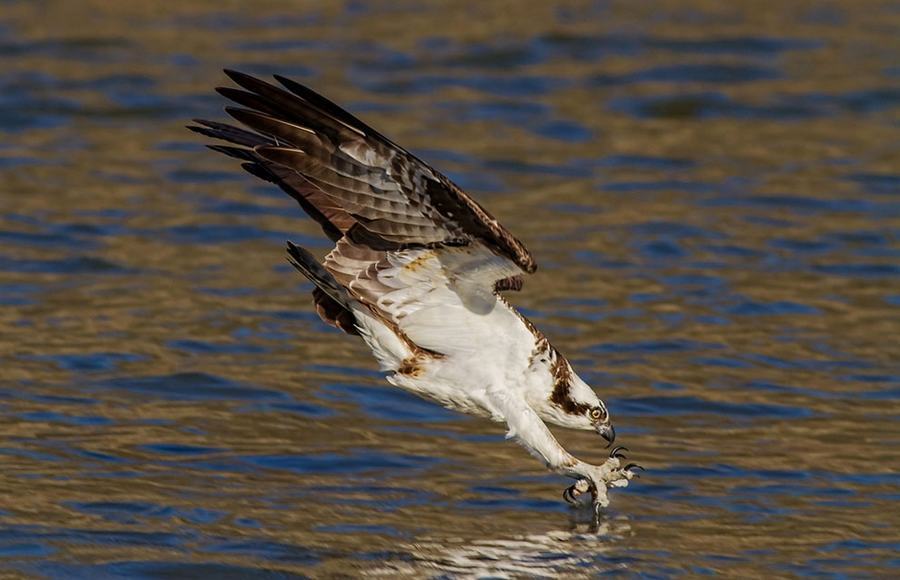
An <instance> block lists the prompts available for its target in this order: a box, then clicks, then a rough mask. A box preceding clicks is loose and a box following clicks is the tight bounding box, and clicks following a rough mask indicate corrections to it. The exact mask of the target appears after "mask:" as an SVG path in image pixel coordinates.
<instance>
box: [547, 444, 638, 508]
mask: <svg viewBox="0 0 900 580" xmlns="http://www.w3.org/2000/svg"><path fill="white" fill-rule="evenodd" d="M623 451H628V449H627V448H625V447H616V448H614V449H613V450H612V451H610V452H609V459H607V460H606V461H605V462H603V464H602V465H587V464H585V465H586V467H588V468H589V470H588V473H587V474H586V476H585V477H582V478H580V479H579V480H578V481H576V482H575V483H574V484H572V485H571V486H569V487H568V488H567V489H566V490H565V491H564V492H563V499H565V500H566V501H567V502H568V503H569V504H572V505H575V504H577V503H578V502H579V498H580V497H581V496H583V495H584V494H586V493H588V492H590V494H591V505H592V506H593V508H594V511H595V512H598V511H599V510H600V509H601V508H605V507H606V506H608V505H609V494H608V492H607V490H608V488H610V487H626V486H627V485H628V482H629V481H630V480H631V479H632V478H633V477H640V475H638V474H637V473H635V471H636V470H641V471H643V470H644V468H643V467H641V466H640V465H637V464H635V463H629V464H628V465H625V466H624V467H623V466H622V464H621V460H622V459H627V457H626V456H625V454H624V453H622V452H623Z"/></svg>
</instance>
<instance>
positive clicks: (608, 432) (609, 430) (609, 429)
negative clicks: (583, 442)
mask: <svg viewBox="0 0 900 580" xmlns="http://www.w3.org/2000/svg"><path fill="white" fill-rule="evenodd" d="M597 433H599V434H600V436H601V437H603V438H604V439H606V441H607V443H606V447H607V449H608V448H609V446H610V445H612V444H613V441H615V440H616V428H615V427H613V426H612V423H610V424H608V425H598V426H597Z"/></svg>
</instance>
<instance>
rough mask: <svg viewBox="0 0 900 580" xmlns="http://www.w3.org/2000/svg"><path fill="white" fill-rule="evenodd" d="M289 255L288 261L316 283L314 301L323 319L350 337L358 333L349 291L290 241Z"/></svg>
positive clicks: (306, 252) (288, 244)
mask: <svg viewBox="0 0 900 580" xmlns="http://www.w3.org/2000/svg"><path fill="white" fill-rule="evenodd" d="M287 252H288V262H290V263H291V265H292V266H293V267H294V268H297V270H299V271H300V273H301V274H303V275H304V276H306V277H307V278H308V279H309V281H310V282H312V283H313V284H315V286H316V289H315V290H314V291H313V299H314V300H315V303H316V312H317V313H318V314H319V316H320V317H321V318H322V320H324V321H325V322H327V323H328V324H331V325H332V326H335V327H337V328H340V329H341V330H343V331H344V332H346V333H348V334H359V332H358V330H357V328H356V316H355V315H354V314H353V306H352V298H350V296H349V295H348V294H347V290H345V289H344V288H343V287H342V286H341V285H340V284H338V281H337V280H335V279H334V276H332V275H331V272H329V271H328V270H326V269H325V267H324V266H322V264H320V263H319V261H318V260H316V258H315V256H313V255H312V254H310V253H309V251H307V250H306V249H304V248H301V247H300V246H298V245H296V244H294V243H293V242H288V243H287Z"/></svg>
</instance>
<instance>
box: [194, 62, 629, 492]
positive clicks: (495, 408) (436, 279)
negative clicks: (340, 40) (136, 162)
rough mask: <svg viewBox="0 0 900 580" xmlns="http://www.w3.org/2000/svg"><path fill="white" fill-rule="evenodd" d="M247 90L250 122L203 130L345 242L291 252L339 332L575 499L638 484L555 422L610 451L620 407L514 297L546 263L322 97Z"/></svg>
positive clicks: (200, 125) (255, 87) (286, 89)
mask: <svg viewBox="0 0 900 580" xmlns="http://www.w3.org/2000/svg"><path fill="white" fill-rule="evenodd" d="M225 73H226V74H227V75H228V76H229V77H230V78H231V79H232V80H233V81H234V82H235V83H237V84H238V85H239V86H240V87H241V88H240V89H238V88H229V87H220V88H218V89H216V90H217V91H218V92H219V93H220V94H222V95H223V96H225V97H227V98H228V99H230V100H232V101H234V102H235V103H237V104H239V105H241V106H240V107H226V109H225V110H226V112H227V113H228V114H229V115H231V117H233V118H234V119H236V120H237V121H238V122H239V123H240V124H241V125H243V126H244V127H246V128H240V127H237V126H233V125H228V124H225V123H218V122H213V121H206V120H196V121H195V122H196V123H197V125H196V126H190V127H189V128H190V129H192V130H193V131H196V132H198V133H201V134H203V135H205V136H208V137H212V138H215V139H219V140H222V141H225V142H227V143H228V144H227V145H209V147H210V148H211V149H213V150H215V151H219V152H221V153H224V154H225V155H228V156H230V157H235V158H237V159H240V160H241V161H243V168H244V169H246V170H247V171H249V172H250V173H252V174H253V175H255V176H257V177H259V178H261V179H264V180H266V181H269V182H272V183H274V184H276V185H278V186H279V187H280V188H281V189H282V190H284V192H285V193H287V194H288V195H290V196H291V197H292V198H294V199H295V200H296V201H297V202H298V203H299V204H300V207H302V208H303V210H305V211H306V213H307V214H309V216H310V217H311V218H312V219H313V220H315V221H316V222H317V223H318V224H319V225H320V226H321V227H322V230H323V231H324V233H325V235H326V236H328V237H329V238H330V239H331V240H332V241H333V242H334V244H335V247H334V249H333V250H332V251H331V252H330V253H329V254H328V255H327V256H325V258H324V261H323V262H319V260H317V259H316V258H315V257H314V256H313V255H312V254H310V253H309V252H308V251H307V250H305V249H303V248H301V247H299V246H297V245H294V244H293V243H291V242H288V243H287V251H288V256H289V260H290V262H291V263H292V264H293V265H294V267H296V268H297V270H299V271H300V272H301V273H303V275H305V276H306V277H307V278H308V279H309V280H310V281H311V282H312V283H313V284H314V286H315V289H314V290H313V293H312V295H313V301H314V303H315V308H316V311H317V313H318V314H319V316H320V317H321V318H322V320H324V321H325V322H327V323H329V324H331V325H333V326H335V327H337V328H339V329H341V330H343V331H344V332H346V333H348V334H352V335H358V336H359V337H361V338H362V340H363V341H364V342H365V343H366V344H367V345H368V346H369V348H370V349H371V350H372V353H373V354H374V355H375V358H376V359H377V361H378V364H379V366H380V368H381V370H382V371H385V372H387V373H388V375H387V380H388V381H389V382H390V383H391V384H393V385H395V386H397V387H400V388H403V389H406V390H408V391H410V392H412V393H415V394H416V395H419V396H422V397H425V398H427V399H430V400H432V401H434V402H436V403H438V404H440V405H443V406H445V407H448V408H450V409H454V410H456V411H460V412H463V413H468V414H472V415H478V416H481V417H485V418H488V419H491V420H493V421H497V422H502V423H505V424H506V425H507V427H508V429H509V431H508V437H510V438H514V439H515V440H516V441H518V442H519V443H520V444H521V445H522V446H524V447H525V449H527V450H528V451H529V452H530V453H531V454H532V455H534V456H535V457H536V458H538V459H540V460H541V461H543V463H544V464H545V465H546V466H547V467H548V468H549V469H550V470H552V471H554V472H556V473H560V474H563V475H566V476H569V477H572V478H574V479H576V480H577V481H576V482H575V483H574V484H573V485H572V486H571V487H569V488H567V489H566V490H565V492H564V493H563V497H564V498H565V500H566V501H568V502H570V503H576V502H577V501H579V500H578V498H579V496H581V495H583V494H585V493H587V492H590V496H591V500H592V504H593V507H594V509H595V510H597V509H599V508H600V507H603V506H606V505H608V503H609V500H608V496H607V488H609V487H624V486H625V485H627V484H628V481H629V480H630V479H631V478H632V477H635V476H636V475H635V473H634V470H635V469H640V466H637V465H634V464H628V465H624V466H623V465H622V464H621V463H620V459H624V457H625V456H624V455H622V453H621V452H622V451H623V450H624V448H622V447H616V448H615V449H613V450H612V452H611V453H610V454H609V458H608V459H606V460H605V461H604V462H603V463H602V464H600V465H592V464H589V463H586V462H584V461H581V460H580V459H578V458H576V457H575V456H573V455H572V454H571V453H569V452H568V451H566V450H565V449H564V448H563V447H562V446H561V445H560V444H559V443H558V442H557V441H556V439H555V438H554V437H553V434H552V433H551V432H550V430H549V429H548V428H547V425H546V423H551V424H554V425H559V426H562V427H568V428H571V429H584V430H591V431H595V432H596V433H598V434H599V435H600V436H602V437H603V438H604V439H606V440H607V441H608V442H609V443H608V445H607V447H608V446H609V445H611V444H612V442H613V441H614V440H615V436H616V432H615V429H614V428H613V425H612V423H611V421H610V415H609V412H608V410H607V408H606V405H605V404H604V403H603V401H601V400H600V399H599V398H598V397H597V395H596V393H594V391H593V389H591V388H590V387H589V386H588V385H587V384H586V383H585V382H584V381H583V380H581V379H580V378H579V377H578V375H577V374H575V372H574V371H573V370H572V367H571V366H570V365H569V362H568V361H567V360H566V358H565V357H564V356H563V355H562V354H560V353H559V351H557V350H556V349H555V348H554V347H553V346H552V345H551V344H550V342H549V341H548V340H547V338H546V337H545V336H544V335H543V334H542V333H541V332H540V331H539V330H538V329H537V328H535V326H534V325H533V324H532V323H531V322H530V321H529V320H528V319H527V318H525V317H524V316H523V315H522V314H521V313H520V312H518V311H517V310H516V309H515V308H513V307H512V306H511V305H510V304H509V302H507V300H506V299H505V298H504V297H503V295H501V293H500V292H501V291H505V290H519V289H520V288H521V287H522V283H523V277H524V275H525V274H531V273H533V272H534V271H535V270H536V268H537V265H536V264H535V261H534V258H533V257H532V255H531V253H530V252H529V251H528V250H527V249H526V248H525V246H524V245H523V244H522V242H520V241H519V240H517V239H516V238H515V237H514V236H513V235H512V234H510V233H509V231H507V230H506V228H504V227H503V226H502V225H500V223H499V222H498V221H497V220H496V219H494V217H493V216H491V214H490V213H488V212H487V210H485V209H484V208H483V207H481V205H479V204H478V203H477V202H476V201H475V200H474V199H472V198H471V197H469V196H468V195H467V194H466V193H465V192H464V191H462V190H461V189H460V188H459V187H457V186H456V185H454V184H453V182H451V181H450V180H449V179H448V178H447V177H445V176H444V175H442V174H441V173H439V172H438V171H436V170H435V169H433V168H432V167H430V166H429V165H428V164H427V163H425V162H423V161H422V160H420V159H419V158H417V157H416V156H415V155H413V154H411V153H410V152H408V151H406V150H405V149H403V148H402V147H400V146H399V145H397V144H396V143H394V142H393V141H391V140H390V139H388V138H387V137H385V136H384V135H382V134H381V133H379V132H378V131H375V130H374V129H372V128H371V127H369V126H368V125H366V124H365V123H363V122H362V121H360V120H359V119H357V118H356V117H355V116H353V115H351V114H350V113H348V112H347V111H345V110H344V109H342V108H341V107H339V106H337V105H336V104H334V103H333V102H331V101H329V100H328V99H326V98H325V97H323V96H321V95H319V94H317V93H316V92H314V91H312V90H311V89H309V88H307V87H305V86H303V85H301V84H299V83H297V82H295V81H292V80H290V79H287V78H284V77H281V76H278V75H276V76H275V79H276V80H277V81H278V83H279V84H280V85H281V86H276V85H274V84H271V83H268V82H265V81H262V80H259V79H256V78H254V77H251V76H249V75H246V74H243V73H240V72H236V71H229V70H226V71H225Z"/></svg>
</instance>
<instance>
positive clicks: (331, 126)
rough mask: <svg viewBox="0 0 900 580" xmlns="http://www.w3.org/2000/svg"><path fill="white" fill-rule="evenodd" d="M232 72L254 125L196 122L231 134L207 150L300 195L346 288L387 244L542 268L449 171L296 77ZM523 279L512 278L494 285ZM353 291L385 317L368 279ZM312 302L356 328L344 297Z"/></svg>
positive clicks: (245, 120) (228, 92)
mask: <svg viewBox="0 0 900 580" xmlns="http://www.w3.org/2000/svg"><path fill="white" fill-rule="evenodd" d="M225 72H226V74H227V75H228V76H229V77H230V78H231V79H232V80H233V81H234V82H235V83H237V84H238V85H239V86H240V87H241V88H240V89H237V88H231V87H223V88H219V89H217V90H218V92H219V93H220V94H222V95H223V96H225V97H227V98H229V99H230V100H232V101H234V102H235V103H237V104H239V105H241V107H227V108H226V111H227V112H228V114H229V115H231V116H232V117H233V118H234V119H236V120H237V121H238V122H239V123H241V124H242V125H244V126H245V127H247V128H248V129H250V130H247V129H243V128H240V127H236V126H232V125H228V124H225V123H218V122H213V121H205V120H197V121H196V123H197V125H195V126H191V127H189V128H190V129H192V130H194V131H196V132H198V133H201V134H203V135H205V136H208V137H213V138H215V139H220V140H223V141H227V142H228V143H230V145H210V146H209V147H210V148H211V149H213V150H215V151H219V152H220V153H224V154H225V155H228V156H230V157H234V158H237V159H240V160H242V161H243V162H244V163H243V167H244V169H246V170H247V171H249V172H250V173H252V174H253V175H256V176H258V177H260V178H262V179H265V180H266V181H270V182H272V183H275V184H277V185H278V186H279V187H281V189H282V190H284V191H285V192H286V193H287V194H288V195H290V196H291V197H293V198H294V199H295V200H297V202H298V203H299V204H300V206H301V207H302V208H303V209H304V211H306V213H307V214H309V216H310V217H311V218H312V219H313V220H315V221H316V222H317V223H318V224H319V225H320V226H321V227H322V229H323V231H324V232H325V234H326V235H327V236H328V237H329V239H331V240H332V241H334V242H335V243H336V247H335V249H334V251H332V252H331V253H330V254H329V255H328V257H327V258H326V260H325V264H324V266H325V269H326V270H327V271H328V273H329V274H331V276H334V277H335V279H336V281H337V282H338V283H339V284H340V285H343V286H345V287H349V286H350V282H351V280H357V281H359V280H362V281H364V280H365V279H366V278H367V277H366V270H368V269H370V268H376V269H377V268H378V267H379V266H378V264H380V263H381V262H382V261H383V260H384V259H385V252H386V251H389V250H397V249H403V248H417V247H431V248H440V247H441V246H465V245H469V244H481V245H483V246H484V247H486V248H488V249H489V250H490V251H491V252H493V253H495V254H497V255H498V256H502V257H504V258H507V259H509V260H510V261H512V262H513V263H514V264H516V265H517V266H518V267H519V268H520V269H521V271H522V272H529V273H530V272H533V271H534V270H535V269H536V265H535V262H534V259H533V257H532V256H531V254H530V253H529V252H528V250H527V249H526V248H525V246H524V245H523V244H522V243H521V242H519V241H518V240H517V239H516V238H515V237H514V236H513V235H512V234H510V233H509V232H508V231H507V230H506V229H505V228H504V227H503V226H502V225H500V223H499V222H498V221H497V220H496V219H495V218H494V217H493V216H491V215H490V214H489V213H488V212H487V211H486V210H485V209H484V208H482V207H481V206H480V205H479V204H478V203H477V202H475V201H474V200H473V199H472V198H471V197H469V196H468V195H467V194H466V193H465V192H463V191H462V190H461V189H460V188H459V187H457V186H456V185H455V184H453V183H452V182H451V181H450V180H449V179H448V178H447V177H445V176H444V175H442V174H441V173H439V172H438V171H436V170H435V169H433V168H432V167H430V166H429V165H427V164H426V163H424V162H423V161H421V160H420V159H418V158H417V157H415V156H414V155H412V154H411V153H409V152H408V151H406V150H405V149H403V148H402V147H400V146H398V145H397V144H396V143H394V142H393V141H391V140H390V139H388V138H387V137H385V136H383V135H382V134H380V133H378V132H377V131H375V130H374V129H372V128H371V127H369V126H368V125H366V124H365V123H363V122H362V121H360V120H359V119H357V118H356V117H355V116H353V115H351V114H350V113H348V112H347V111H345V110H344V109H342V108H341V107H339V106H337V105H336V104H334V103H332V102H331V101H329V100H328V99H326V98H324V97H322V96H321V95H318V94H317V93H315V92H314V91H312V90H311V89H309V88H307V87H304V86H303V85H300V84H299V83H297V82H295V81H291V80H290V79H286V78H283V77H280V76H276V77H275V78H276V80H277V81H278V82H279V83H280V84H281V85H282V86H281V87H279V86H276V85H273V84H270V83H268V82H265V81H262V80H259V79H257V78H254V77H251V76H249V75H246V74H243V73H239V72H236V71H228V70H226V71H225ZM295 259H296V257H295ZM307 270H308V269H307ZM521 286H522V278H521V277H520V276H513V277H510V278H507V279H504V280H500V281H498V282H497V284H496V286H495V290H496V291H501V290H518V289H520V288H521ZM354 288H358V290H353V289H351V292H352V293H353V294H354V298H356V299H358V300H359V301H360V302H362V303H363V304H366V305H367V306H368V307H369V308H371V309H372V310H373V313H374V314H375V315H377V316H380V317H381V318H386V317H385V316H384V313H381V312H379V308H378V305H377V304H375V301H374V299H372V298H371V297H370V296H367V292H366V291H365V284H364V282H360V283H358V284H356V285H355V286H354ZM314 300H315V304H316V311H317V312H318V313H319V315H320V316H321V317H322V319H323V320H325V321H326V322H328V323H329V324H332V325H334V326H337V327H338V328H341V329H343V330H345V331H347V332H355V329H354V328H353V325H352V323H351V322H350V321H351V320H352V314H350V313H349V312H345V310H346V309H344V308H343V307H342V305H341V303H340V301H336V300H334V299H333V298H332V297H330V296H328V295H327V294H325V293H321V292H320V293H318V294H314Z"/></svg>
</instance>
